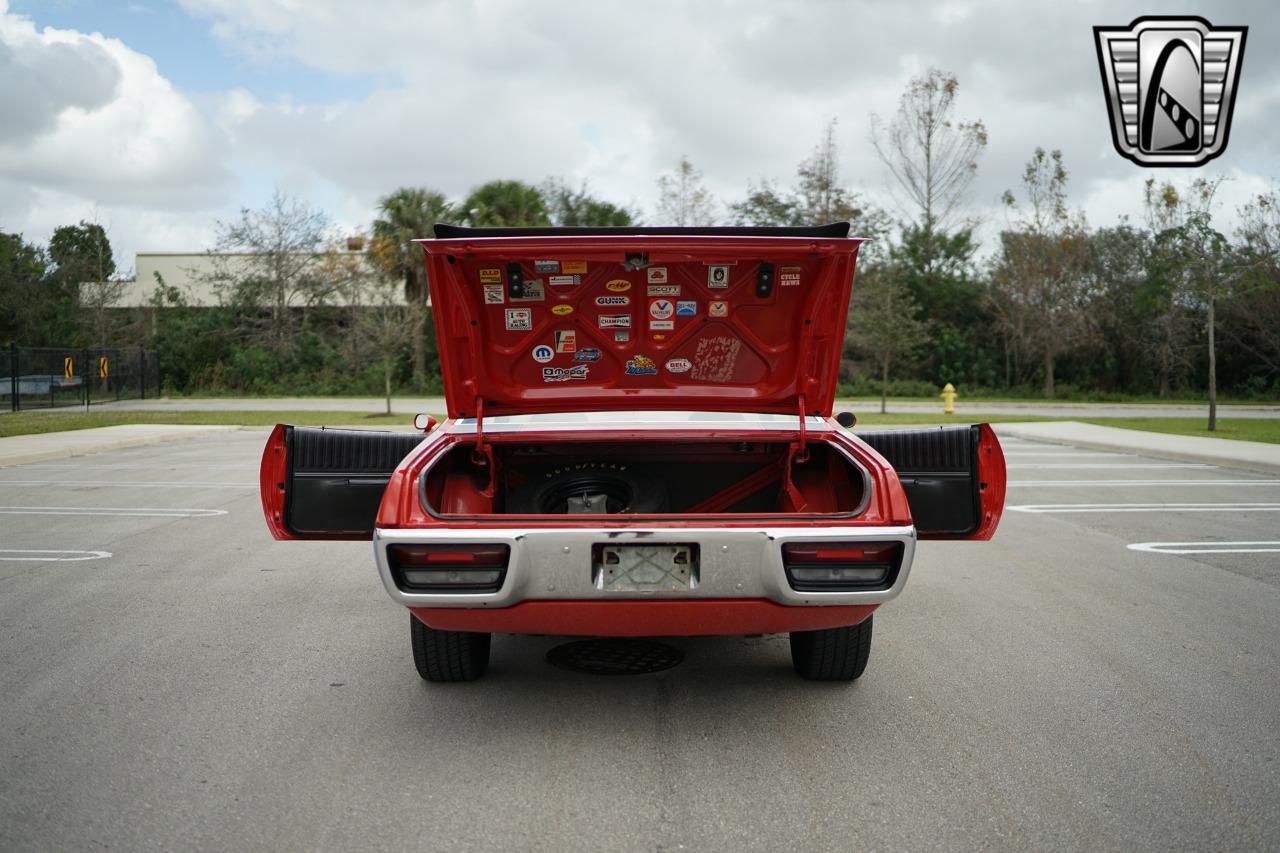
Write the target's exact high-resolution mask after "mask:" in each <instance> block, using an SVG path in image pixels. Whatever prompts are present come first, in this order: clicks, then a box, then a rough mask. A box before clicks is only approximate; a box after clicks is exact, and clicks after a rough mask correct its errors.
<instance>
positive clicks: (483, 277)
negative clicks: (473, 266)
mask: <svg viewBox="0 0 1280 853" xmlns="http://www.w3.org/2000/svg"><path fill="white" fill-rule="evenodd" d="M480 283H481V284H495V283H497V284H502V270H500V269H483V270H480Z"/></svg>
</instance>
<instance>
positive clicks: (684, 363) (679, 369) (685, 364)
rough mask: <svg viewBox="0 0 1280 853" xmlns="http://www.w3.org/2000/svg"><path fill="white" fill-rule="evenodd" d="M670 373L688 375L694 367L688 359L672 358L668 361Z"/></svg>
mask: <svg viewBox="0 0 1280 853" xmlns="http://www.w3.org/2000/svg"><path fill="white" fill-rule="evenodd" d="M666 366H667V372H668V373H688V372H689V369H690V368H691V367H693V362H692V361H689V359H687V358H672V359H668V360H667V365H666Z"/></svg>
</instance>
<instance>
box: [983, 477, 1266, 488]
mask: <svg viewBox="0 0 1280 853" xmlns="http://www.w3.org/2000/svg"><path fill="white" fill-rule="evenodd" d="M1006 485H1008V486H1010V487H1013V486H1036V487H1042V486H1077V487H1079V486H1179V487H1182V486H1280V480H1261V479H1259V480H1009V481H1008V483H1007V484H1006Z"/></svg>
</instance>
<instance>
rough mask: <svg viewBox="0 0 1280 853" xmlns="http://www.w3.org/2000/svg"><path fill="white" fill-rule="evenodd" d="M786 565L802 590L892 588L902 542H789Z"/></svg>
mask: <svg viewBox="0 0 1280 853" xmlns="http://www.w3.org/2000/svg"><path fill="white" fill-rule="evenodd" d="M782 565H783V568H785V569H786V572H787V582H788V583H790V584H791V588H792V589H794V590H797V591H799V592H849V591H853V590H868V589H888V588H889V587H891V586H893V582H894V580H896V579H897V577H898V569H899V568H901V566H902V543H901V542H788V543H786V544H784V545H783V546H782Z"/></svg>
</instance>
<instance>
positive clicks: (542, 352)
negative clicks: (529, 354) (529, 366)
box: [533, 344, 556, 364]
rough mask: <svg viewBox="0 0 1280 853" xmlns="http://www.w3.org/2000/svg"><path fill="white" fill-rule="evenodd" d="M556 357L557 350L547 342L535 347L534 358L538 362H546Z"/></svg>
mask: <svg viewBox="0 0 1280 853" xmlns="http://www.w3.org/2000/svg"><path fill="white" fill-rule="evenodd" d="M555 357H556V351H555V350H553V349H552V348H551V347H549V346H547V345H546V344H538V345H537V346H536V347H534V348H533V360H534V361H536V362H538V364H546V363H547V362H548V361H551V359H553V358H555Z"/></svg>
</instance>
